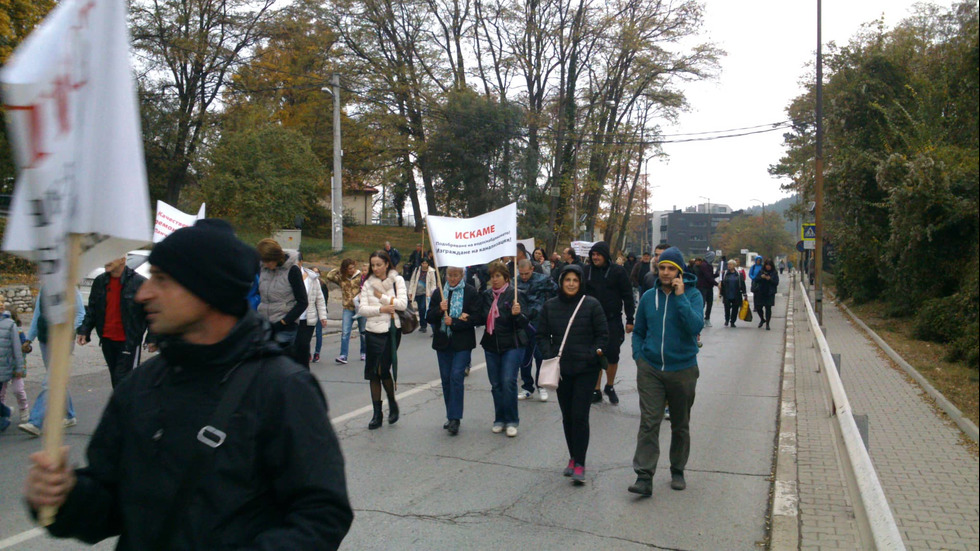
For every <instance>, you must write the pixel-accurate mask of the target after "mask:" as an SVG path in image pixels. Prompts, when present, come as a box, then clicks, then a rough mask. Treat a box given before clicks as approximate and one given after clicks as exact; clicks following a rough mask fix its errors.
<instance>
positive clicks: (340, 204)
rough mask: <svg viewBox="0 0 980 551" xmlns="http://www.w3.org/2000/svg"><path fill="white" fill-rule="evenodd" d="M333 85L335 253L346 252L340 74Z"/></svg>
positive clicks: (332, 197) (336, 74)
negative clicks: (342, 180) (341, 171)
mask: <svg viewBox="0 0 980 551" xmlns="http://www.w3.org/2000/svg"><path fill="white" fill-rule="evenodd" d="M330 83H331V84H333V183H332V186H331V189H330V205H331V207H332V208H331V211H332V212H331V219H332V225H333V233H332V235H331V246H332V248H333V250H334V252H339V251H342V250H344V196H343V187H342V182H341V179H340V170H341V163H342V161H341V157H343V150H342V149H341V147H340V74H339V73H334V74H333V78H332V79H331V80H330Z"/></svg>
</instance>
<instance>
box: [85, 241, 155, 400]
mask: <svg viewBox="0 0 980 551" xmlns="http://www.w3.org/2000/svg"><path fill="white" fill-rule="evenodd" d="M144 281H146V278H145V277H143V276H141V275H139V274H137V273H136V272H135V271H133V269H132V268H130V267H129V266H127V265H126V257H122V258H117V259H115V260H113V261H112V262H109V263H107V264H106V265H105V273H103V274H101V275H99V277H97V278H95V281H93V282H92V291H91V294H89V297H88V308H86V309H85V319H83V320H82V325H80V326H79V327H78V331H77V335H78V336H77V338H76V339H77V342H78V344H79V345H81V346H84V345H85V344H87V343H89V342H91V340H92V329H95V332H96V334H98V335H99V346H101V347H102V355H103V356H104V357H105V361H106V364H108V365H109V378H110V380H111V381H112V388H116V385H118V384H119V382H120V381H122V379H123V377H125V376H126V375H128V374H129V372H130V371H132V370H133V368H134V367H136V366H137V365H139V362H140V347H141V346H142V344H143V336H144V334H145V333H146V312H144V311H143V306H141V305H139V304H137V303H136V300H135V299H136V292H137V291H139V288H140V286H141V285H143V282H144Z"/></svg>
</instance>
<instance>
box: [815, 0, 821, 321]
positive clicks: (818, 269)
mask: <svg viewBox="0 0 980 551" xmlns="http://www.w3.org/2000/svg"><path fill="white" fill-rule="evenodd" d="M820 13H821V5H820V0H817V151H816V159H815V168H816V176H817V178H816V182H815V183H816V188H817V189H816V192H817V193H816V195H817V197H816V203H817V205H816V218H817V220H816V224H817V235H816V243H815V245H816V248H815V250H814V251H813V252H814V253H815V254H816V255H817V258H816V261H815V265H814V268H815V270H816V274H815V275H816V279H815V280H814V287H813V303H814V313H815V314H816V315H817V323H819V324H820V326H821V327H823V47H822V45H821V43H822V39H821V26H820Z"/></svg>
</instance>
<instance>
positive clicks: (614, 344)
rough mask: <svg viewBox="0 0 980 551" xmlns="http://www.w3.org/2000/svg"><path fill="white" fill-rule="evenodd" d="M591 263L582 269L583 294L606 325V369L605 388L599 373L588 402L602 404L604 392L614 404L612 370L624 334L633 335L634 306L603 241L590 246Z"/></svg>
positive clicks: (630, 290)
mask: <svg viewBox="0 0 980 551" xmlns="http://www.w3.org/2000/svg"><path fill="white" fill-rule="evenodd" d="M589 258H590V260H591V263H590V264H589V265H588V266H586V267H585V270H584V272H585V294H587V295H589V296H593V297H595V298H596V299H598V300H599V304H602V309H603V311H604V312H605V313H606V322H607V323H608V325H609V344H608V346H607V347H606V348H605V349H604V357H605V359H606V360H608V362H609V366H608V367H607V368H606V386H605V388H604V389H603V387H602V373H599V380H597V381H596V384H595V391H594V392H593V393H592V402H593V403H599V402H601V401H602V392H603V390H605V393H606V396H608V397H609V403H611V404H618V403H619V397H618V396H617V395H616V390H615V389H614V388H613V384H615V382H616V370H617V369H618V368H619V348H620V347H621V346H622V345H623V341H624V340H626V333H632V332H633V313H634V311H635V310H636V304H635V303H634V302H633V286H632V285H630V279H629V275H628V274H627V273H626V270H624V269H623V267H622V266H620V265H618V264H616V263H614V262H613V261H612V253H611V252H610V250H609V245H607V244H606V242H605V241H599V242H598V243H596V244H594V245H592V249H591V250H590V251H589ZM623 310H625V311H626V327H625V333H624V328H623Z"/></svg>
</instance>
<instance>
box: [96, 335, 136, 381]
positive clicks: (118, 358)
mask: <svg viewBox="0 0 980 551" xmlns="http://www.w3.org/2000/svg"><path fill="white" fill-rule="evenodd" d="M99 344H100V345H101V346H102V356H103V357H104V358H105V363H106V365H108V366H109V379H110V380H111V381H112V388H116V385H118V384H119V381H122V380H123V377H125V376H126V375H129V372H130V371H132V370H133V368H134V367H136V366H137V365H139V363H140V347H139V346H137V347H136V350H129V349H128V348H126V343H124V342H122V341H112V340H109V339H102V340H100V341H99Z"/></svg>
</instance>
